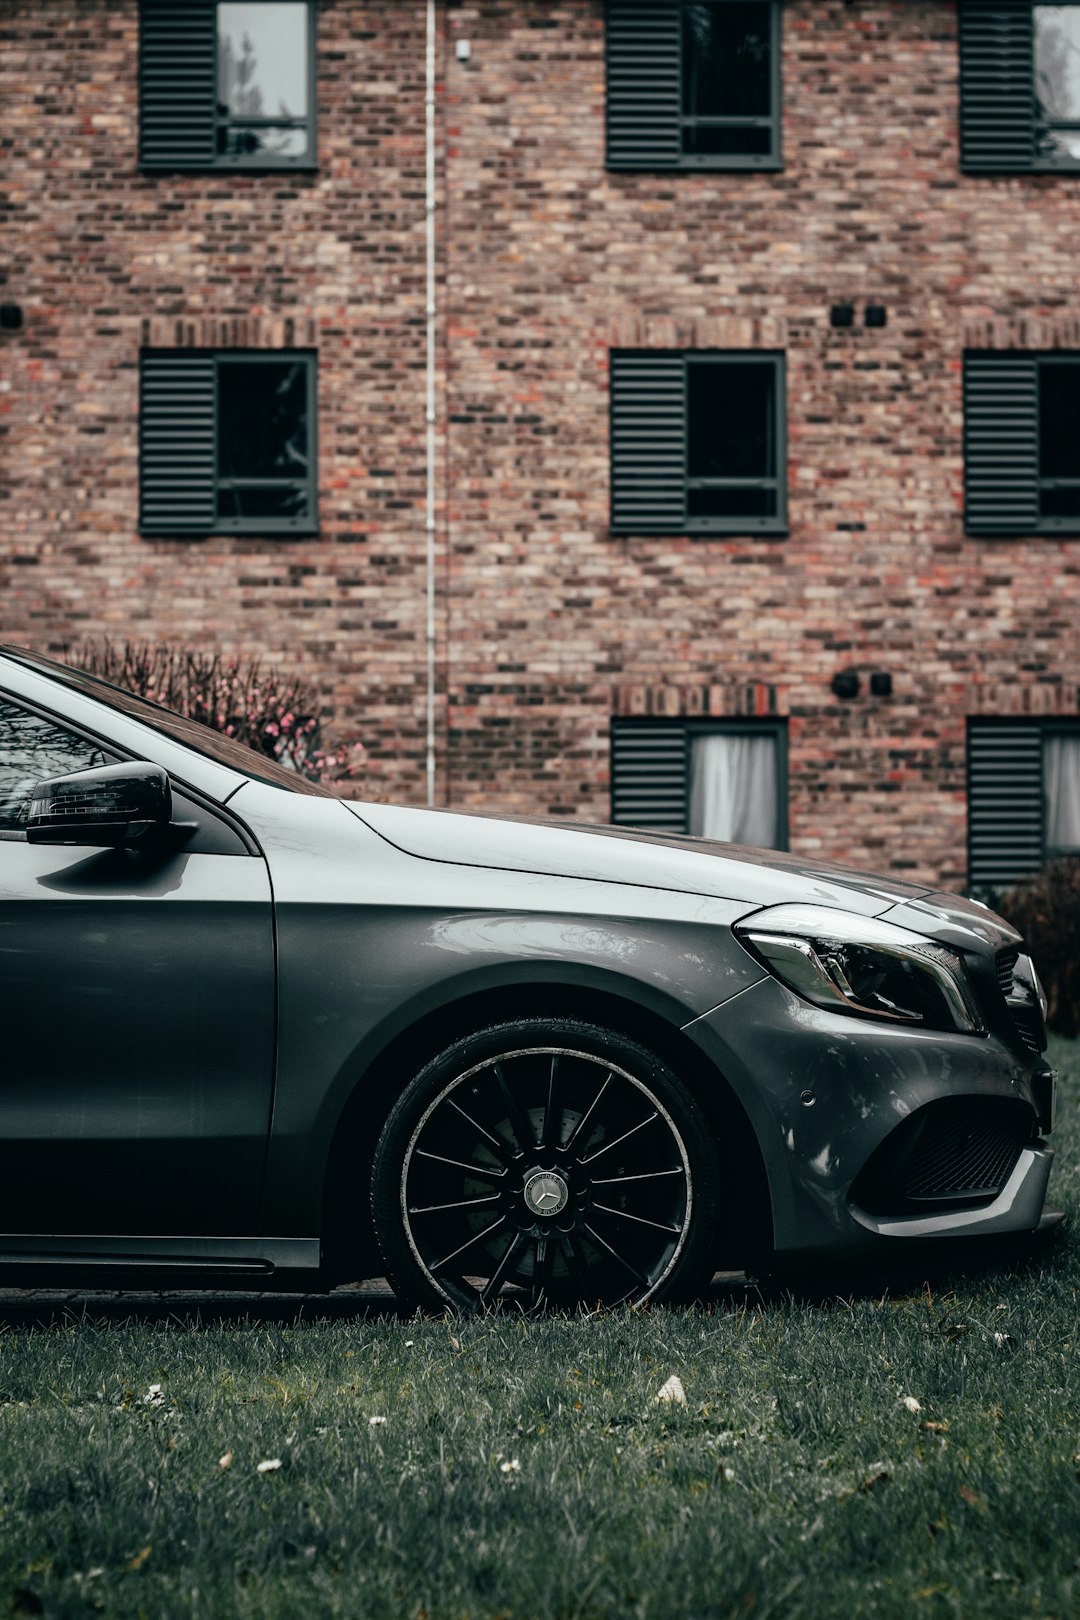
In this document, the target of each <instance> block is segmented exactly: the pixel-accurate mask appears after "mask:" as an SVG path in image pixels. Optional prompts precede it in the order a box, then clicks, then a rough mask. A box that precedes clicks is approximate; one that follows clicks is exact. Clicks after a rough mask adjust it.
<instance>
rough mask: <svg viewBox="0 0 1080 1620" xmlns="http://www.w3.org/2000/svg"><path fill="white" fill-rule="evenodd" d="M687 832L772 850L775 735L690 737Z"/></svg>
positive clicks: (775, 831)
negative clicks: (688, 822)
mask: <svg viewBox="0 0 1080 1620" xmlns="http://www.w3.org/2000/svg"><path fill="white" fill-rule="evenodd" d="M690 831H691V832H692V833H697V834H700V835H701V836H702V837H704V838H720V839H723V841H724V842H725V843H729V844H760V845H761V846H762V847H763V848H764V849H775V848H776V847H777V843H778V838H777V834H778V831H779V826H778V816H777V783H776V738H775V737H773V736H767V737H750V736H724V735H723V734H722V733H714V734H713V735H711V736H703V737H695V738H694V744H693V755H692V763H691V772H690Z"/></svg>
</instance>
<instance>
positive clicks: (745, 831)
mask: <svg viewBox="0 0 1080 1620" xmlns="http://www.w3.org/2000/svg"><path fill="white" fill-rule="evenodd" d="M786 767H787V728H786V724H785V722H784V721H782V720H729V721H716V720H637V719H633V720H631V719H626V720H615V721H614V722H613V723H612V729H611V819H612V821H613V822H614V823H615V824H616V826H626V827H646V828H651V829H652V830H653V831H657V832H671V833H692V834H694V835H696V836H699V837H703V838H717V839H720V840H722V841H723V842H725V843H732V844H756V845H758V846H759V847H762V848H765V849H786V848H787V778H786Z"/></svg>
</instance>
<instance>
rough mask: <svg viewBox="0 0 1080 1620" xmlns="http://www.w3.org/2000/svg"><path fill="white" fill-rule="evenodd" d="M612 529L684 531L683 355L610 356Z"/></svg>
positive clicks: (620, 353) (626, 353) (624, 352)
mask: <svg viewBox="0 0 1080 1620" xmlns="http://www.w3.org/2000/svg"><path fill="white" fill-rule="evenodd" d="M611 527H612V528H613V529H615V530H617V531H618V532H620V533H623V534H680V533H682V532H683V530H685V528H686V365H685V361H684V358H683V356H682V354H680V353H676V352H672V351H670V350H657V351H655V352H653V353H651V354H641V353H637V352H634V351H630V350H622V351H619V350H616V351H615V352H613V354H612V356H611Z"/></svg>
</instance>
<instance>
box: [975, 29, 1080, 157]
mask: <svg viewBox="0 0 1080 1620" xmlns="http://www.w3.org/2000/svg"><path fill="white" fill-rule="evenodd" d="M960 160H961V164H962V166H963V167H964V168H965V169H966V170H967V171H968V172H969V173H973V174H978V173H991V174H992V173H1004V174H1008V173H1019V172H1023V171H1025V170H1037V171H1042V170H1048V169H1080V4H1076V5H1064V6H1044V5H1032V4H1031V0H961V6H960Z"/></svg>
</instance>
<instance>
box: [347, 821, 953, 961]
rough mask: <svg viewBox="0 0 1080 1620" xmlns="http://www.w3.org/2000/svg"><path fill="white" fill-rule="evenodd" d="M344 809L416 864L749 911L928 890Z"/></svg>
mask: <svg viewBox="0 0 1080 1620" xmlns="http://www.w3.org/2000/svg"><path fill="white" fill-rule="evenodd" d="M347 808H348V809H350V810H351V811H352V812H353V814H354V815H356V816H357V817H359V819H360V820H361V821H363V822H364V823H365V824H366V825H367V826H369V827H370V828H371V829H372V831H373V832H376V833H378V834H379V836H380V837H382V838H385V839H386V841H387V842H388V843H390V844H393V845H394V847H395V848H396V849H400V850H402V851H403V852H404V853H405V854H408V855H414V856H416V857H418V858H419V859H420V860H427V861H448V862H452V863H454V864H456V865H464V866H477V867H487V868H489V869H494V870H502V871H513V872H534V873H546V874H549V875H550V876H552V877H565V878H582V879H586V880H588V881H590V882H601V883H626V884H633V885H634V886H635V887H639V888H651V889H674V890H678V891H681V892H683V893H689V894H705V895H713V896H716V897H718V898H720V899H726V900H735V901H742V902H745V904H746V905H747V907H748V909H749V908H756V907H758V906H771V905H779V904H782V903H788V902H793V901H802V902H806V903H809V904H813V905H820V906H837V907H839V908H841V909H842V910H844V911H855V912H858V913H860V914H861V915H863V916H880V915H881V913H882V912H885V911H889V910H890V909H892V908H893V907H897V906H904V905H911V904H913V903H915V902H917V901H919V900H922V899H924V898H925V897H927V896H928V895H930V893H931V891H930V890H929V889H927V888H926V887H925V886H920V885H916V884H912V883H905V882H903V881H901V880H898V879H896V878H891V877H876V876H873V875H871V874H869V873H866V872H858V871H853V870H851V869H850V868H847V867H844V866H837V865H834V864H833V863H832V862H829V861H808V860H806V859H805V858H804V859H799V858H796V857H795V856H792V855H786V854H783V853H780V852H778V851H775V850H762V849H751V848H747V847H743V846H742V845H738V844H720V843H714V842H712V841H710V840H708V839H704V838H682V837H677V836H673V835H668V834H663V833H648V832H637V831H633V830H631V829H629V828H625V827H601V826H593V825H591V824H589V823H586V822H555V821H542V820H536V819H533V818H530V817H516V816H488V815H475V814H462V813H459V812H454V811H447V810H415V809H406V808H403V807H402V806H399V805H389V804H348V806H347ZM936 898H939V899H942V900H948V899H951V898H952V897H951V896H938V897H936ZM958 904H960V905H961V906H963V905H965V904H966V903H965V902H963V901H961V902H958ZM924 931H925V929H924Z"/></svg>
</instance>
